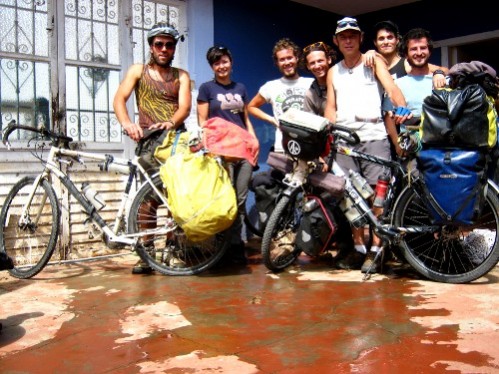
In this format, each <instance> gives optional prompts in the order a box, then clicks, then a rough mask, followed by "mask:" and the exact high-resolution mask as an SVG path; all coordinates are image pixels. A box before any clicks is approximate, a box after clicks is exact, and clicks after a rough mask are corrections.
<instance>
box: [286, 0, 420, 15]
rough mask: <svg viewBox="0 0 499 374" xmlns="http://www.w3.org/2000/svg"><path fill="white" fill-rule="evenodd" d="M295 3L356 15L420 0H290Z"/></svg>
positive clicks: (340, 13) (341, 13)
mask: <svg viewBox="0 0 499 374" xmlns="http://www.w3.org/2000/svg"><path fill="white" fill-rule="evenodd" d="M292 1H294V2H295V3H300V4H304V5H308V6H311V7H314V8H319V9H322V10H326V11H328V12H332V13H336V14H339V15H342V16H358V15H360V14H364V13H369V12H375V11H377V10H381V9H386V8H392V7H396V6H399V5H404V4H409V3H414V2H416V1H420V0H376V1H373V0H348V1H341V0H292Z"/></svg>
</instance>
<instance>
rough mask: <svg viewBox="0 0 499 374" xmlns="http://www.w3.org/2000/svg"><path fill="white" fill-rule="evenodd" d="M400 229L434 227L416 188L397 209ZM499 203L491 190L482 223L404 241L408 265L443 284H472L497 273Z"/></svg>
mask: <svg viewBox="0 0 499 374" xmlns="http://www.w3.org/2000/svg"><path fill="white" fill-rule="evenodd" d="M394 210H395V216H394V223H395V225H396V226H403V227H410V226H413V227H417V226H423V225H424V226H428V225H431V220H430V213H429V211H428V210H427V208H426V206H425V204H424V203H423V201H422V200H421V198H420V197H419V196H418V194H417V193H416V192H415V191H414V189H413V188H406V189H405V190H404V191H402V193H401V196H400V198H399V200H398V201H397V204H396V206H395V207H394ZM498 232H499V199H498V197H497V195H496V194H495V192H494V191H493V189H492V188H489V189H487V195H486V202H485V206H484V208H483V211H482V214H481V216H480V218H479V220H478V221H477V222H476V223H475V224H474V225H470V226H451V227H450V226H443V227H442V228H441V230H440V231H439V232H438V233H429V234H421V233H418V234H411V233H408V234H406V235H404V236H403V237H402V240H401V242H400V248H401V251H402V254H403V256H404V258H405V259H406V260H407V262H408V263H409V264H410V265H411V266H412V267H413V268H414V269H415V270H416V271H417V272H419V273H420V274H421V275H423V276H424V277H426V278H428V279H430V280H434V281H437V282H443V283H469V282H472V281H474V280H476V279H478V278H480V277H482V276H484V275H485V274H487V273H488V272H489V271H490V270H491V269H493V268H494V267H495V266H496V264H497V262H498V260H499V238H498Z"/></svg>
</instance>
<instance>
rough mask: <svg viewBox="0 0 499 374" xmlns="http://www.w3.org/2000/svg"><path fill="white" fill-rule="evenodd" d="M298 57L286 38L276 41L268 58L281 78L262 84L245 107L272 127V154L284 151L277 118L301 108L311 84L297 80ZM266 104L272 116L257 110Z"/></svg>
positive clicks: (304, 79) (305, 80)
mask: <svg viewBox="0 0 499 374" xmlns="http://www.w3.org/2000/svg"><path fill="white" fill-rule="evenodd" d="M300 55H301V51H300V48H299V47H298V46H297V45H296V44H295V43H294V42H292V41H291V40H289V39H287V38H284V39H281V40H279V41H278V42H277V43H276V44H275V45H274V49H273V51H272V57H273V59H274V63H275V64H276V66H277V68H278V69H279V71H280V72H281V74H282V77H281V78H279V79H275V80H272V81H268V82H266V83H265V84H264V85H263V86H262V87H260V89H259V90H258V93H257V94H256V95H255V97H253V99H252V100H251V101H250V103H249V104H248V111H249V113H250V114H251V115H252V116H254V117H256V118H258V119H260V120H263V121H266V122H268V123H270V124H271V125H273V126H274V127H275V140H274V151H275V152H284V150H283V148H282V133H281V130H279V120H278V119H279V117H280V116H281V115H282V114H283V113H284V112H285V111H286V110H288V109H289V108H291V107H294V108H298V109H302V108H303V103H304V100H305V92H306V91H307V90H308V89H309V87H310V85H311V84H312V82H313V78H304V77H300V75H299V74H298V63H299V61H300ZM266 103H269V104H271V105H272V111H273V115H269V114H267V113H265V112H264V111H263V110H261V109H260V107H261V106H262V105H264V104H266Z"/></svg>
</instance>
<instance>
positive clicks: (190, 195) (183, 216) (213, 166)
mask: <svg viewBox="0 0 499 374" xmlns="http://www.w3.org/2000/svg"><path fill="white" fill-rule="evenodd" d="M159 173H160V177H161V180H162V181H163V183H164V185H165V187H166V190H167V195H168V205H169V206H170V210H171V213H172V216H173V218H174V220H175V222H177V223H178V224H179V225H180V227H181V228H182V229H183V230H184V231H185V235H186V236H187V239H189V240H190V241H191V242H202V241H204V240H207V239H209V238H211V237H212V236H213V235H215V234H217V233H219V232H221V231H224V230H226V229H228V228H229V227H230V226H231V225H232V223H233V222H234V220H235V219H236V215H237V200H236V193H235V191H234V188H233V187H232V183H231V181H230V178H229V174H228V173H227V171H226V170H225V169H224V168H223V167H222V166H221V165H220V164H219V163H218V162H217V161H216V160H215V159H214V158H213V157H210V156H209V155H206V154H205V153H204V152H196V153H189V152H186V153H176V154H174V155H173V156H171V157H169V158H168V159H167V160H166V162H165V163H164V165H162V166H161V167H160V169H159Z"/></svg>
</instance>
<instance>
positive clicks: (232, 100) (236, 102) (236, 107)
mask: <svg viewBox="0 0 499 374" xmlns="http://www.w3.org/2000/svg"><path fill="white" fill-rule="evenodd" d="M217 100H218V101H220V108H221V109H222V110H230V111H231V112H232V113H234V114H237V113H241V112H242V111H243V108H244V102H243V98H242V97H241V95H239V94H237V93H236V94H232V93H231V92H228V93H226V94H221V93H219V94H217Z"/></svg>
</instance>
